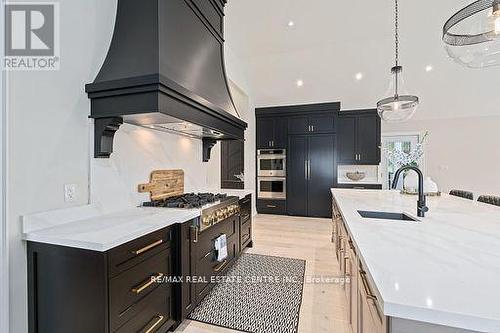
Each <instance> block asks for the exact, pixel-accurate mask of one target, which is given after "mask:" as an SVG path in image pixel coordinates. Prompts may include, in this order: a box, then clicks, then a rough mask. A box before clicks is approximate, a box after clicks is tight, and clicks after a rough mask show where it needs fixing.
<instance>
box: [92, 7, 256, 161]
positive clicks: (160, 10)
mask: <svg viewBox="0 0 500 333" xmlns="http://www.w3.org/2000/svg"><path fill="white" fill-rule="evenodd" d="M226 2H227V0H140V1H139V0H118V10H117V15H116V23H115V30H114V34H113V39H112V42H111V46H110V48H109V51H108V55H107V57H106V60H105V61H104V65H103V66H102V68H101V70H100V72H99V74H98V75H97V77H96V79H95V81H94V82H93V83H90V84H87V85H86V86H85V91H86V92H87V93H88V96H89V98H90V99H91V115H90V117H91V118H93V119H94V125H95V126H94V132H95V133H94V134H95V135H94V140H95V143H94V151H95V152H94V156H95V157H97V158H107V157H109V156H110V154H111V153H112V152H113V137H114V134H115V132H116V131H117V130H118V129H119V127H120V125H121V124H123V123H124V122H125V123H130V124H134V125H138V126H143V127H146V128H151V129H155V130H161V131H166V132H173V133H178V134H182V135H187V136H190V137H196V138H200V139H202V142H203V160H204V161H208V159H209V158H210V150H211V149H212V147H213V146H214V145H215V143H216V142H217V141H218V140H244V131H245V129H246V128H247V124H246V123H245V122H244V121H242V120H241V119H239V118H237V117H236V116H234V114H237V111H236V107H235V105H234V102H233V100H232V97H231V94H230V91H229V87H228V82H227V79H226V73H225V65H224V34H223V31H224V30H223V27H224V6H225V4H226Z"/></svg>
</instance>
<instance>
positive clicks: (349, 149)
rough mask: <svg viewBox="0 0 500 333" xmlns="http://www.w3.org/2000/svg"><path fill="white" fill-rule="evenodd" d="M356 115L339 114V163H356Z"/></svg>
mask: <svg viewBox="0 0 500 333" xmlns="http://www.w3.org/2000/svg"><path fill="white" fill-rule="evenodd" d="M356 123H357V118H356V116H345V115H341V116H339V126H338V159H339V163H341V164H356V163H357V152H356V136H357V135H356V134H357V133H356Z"/></svg>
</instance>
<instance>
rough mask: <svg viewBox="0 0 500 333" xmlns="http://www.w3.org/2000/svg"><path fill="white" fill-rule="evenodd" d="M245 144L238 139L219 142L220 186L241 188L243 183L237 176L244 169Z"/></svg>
mask: <svg viewBox="0 0 500 333" xmlns="http://www.w3.org/2000/svg"><path fill="white" fill-rule="evenodd" d="M244 149H245V144H244V142H243V141H239V140H228V141H222V142H221V188H223V189H224V188H227V189H243V188H244V187H245V183H244V182H243V181H242V180H241V179H239V178H237V177H236V176H237V175H241V174H243V172H244V170H245V165H244V164H245V160H244Z"/></svg>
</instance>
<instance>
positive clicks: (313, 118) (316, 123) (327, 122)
mask: <svg viewBox="0 0 500 333" xmlns="http://www.w3.org/2000/svg"><path fill="white" fill-rule="evenodd" d="M334 132H335V116H334V114H333V113H326V114H314V115H308V116H299V117H291V118H290V119H289V121H288V134H290V135H294V134H313V133H314V134H322V133H334Z"/></svg>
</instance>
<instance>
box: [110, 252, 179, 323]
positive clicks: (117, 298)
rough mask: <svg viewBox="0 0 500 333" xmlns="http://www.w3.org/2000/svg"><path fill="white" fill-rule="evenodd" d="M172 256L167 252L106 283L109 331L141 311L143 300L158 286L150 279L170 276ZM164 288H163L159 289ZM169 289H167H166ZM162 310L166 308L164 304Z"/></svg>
mask: <svg viewBox="0 0 500 333" xmlns="http://www.w3.org/2000/svg"><path fill="white" fill-rule="evenodd" d="M171 267H172V264H171V253H170V249H167V250H165V251H163V252H161V253H159V254H157V255H156V256H154V257H152V258H149V259H148V260H146V261H144V262H142V263H140V264H139V265H137V266H134V267H133V268H131V269H129V270H127V271H125V272H123V273H122V274H120V275H118V276H116V277H114V278H112V279H110V281H109V312H110V313H109V316H110V327H111V331H115V330H116V329H117V328H118V327H120V326H121V325H122V324H123V323H124V322H125V321H127V320H129V319H131V318H134V317H135V316H136V315H137V313H138V312H140V311H141V310H142V308H141V305H142V303H143V302H142V300H143V299H146V298H148V296H149V294H150V293H152V292H155V289H156V288H158V287H159V286H160V284H159V283H156V282H155V281H154V280H153V278H155V277H158V278H161V277H166V276H169V275H171ZM162 287H163V286H162ZM168 288H170V286H168ZM164 306H167V305H166V304H164Z"/></svg>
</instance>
